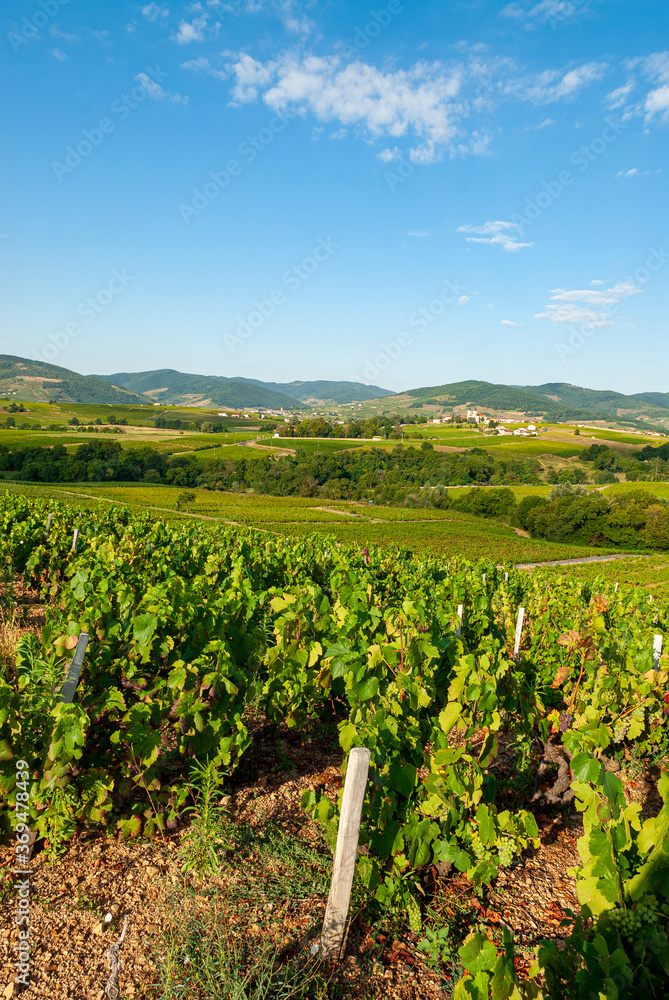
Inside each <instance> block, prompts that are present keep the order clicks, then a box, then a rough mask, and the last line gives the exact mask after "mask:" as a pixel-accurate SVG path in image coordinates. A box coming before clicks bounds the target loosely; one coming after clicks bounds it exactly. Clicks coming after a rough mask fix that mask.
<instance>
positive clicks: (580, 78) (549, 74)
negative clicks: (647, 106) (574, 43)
mask: <svg viewBox="0 0 669 1000" xmlns="http://www.w3.org/2000/svg"><path fill="white" fill-rule="evenodd" d="M606 69H607V63H602V62H589V63H583V65H582V66H575V67H574V69H570V70H568V71H567V72H566V73H563V74H562V75H561V74H560V71H559V70H553V69H548V70H544V71H543V72H542V73H537V74H535V76H533V77H523V78H519V79H515V80H513V79H512V80H509V82H508V83H507V84H506V85H505V93H507V94H508V95H510V96H512V97H516V98H518V99H519V100H525V101H531V102H532V104H553V103H554V102H555V101H561V100H572V99H573V98H575V97H576V95H577V94H578V92H579V90H581V89H582V88H583V87H587V86H588V85H589V84H591V83H595V82H596V81H597V80H601V79H602V77H603V76H604V73H605V72H606Z"/></svg>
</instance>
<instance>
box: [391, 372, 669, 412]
mask: <svg viewBox="0 0 669 1000" xmlns="http://www.w3.org/2000/svg"><path fill="white" fill-rule="evenodd" d="M403 395H409V396H413V397H414V398H415V400H416V402H420V401H422V400H425V401H427V400H435V401H438V402H441V403H443V404H444V405H446V406H449V405H450V406H465V405H467V404H470V405H473V406H479V407H481V408H482V409H485V408H488V409H489V410H492V411H494V412H519V413H524V414H526V415H528V416H536V417H544V418H545V419H548V420H556V421H560V420H596V419H600V420H620V419H628V420H638V419H642V420H653V419H655V420H657V419H666V418H667V416H669V413H668V412H667V411H668V410H669V393H659V392H658V393H638V394H636V395H634V396H626V395H625V394H624V393H621V392H613V391H612V390H599V389H583V388H581V387H580V386H576V385H569V384H568V383H566V382H547V383H545V384H544V385H527V386H511V385H498V384H495V383H492V382H479V381H474V380H472V381H467V382H452V383H450V384H446V385H437V386H426V387H423V388H420V389H409V390H407V392H406V393H404V394H403Z"/></svg>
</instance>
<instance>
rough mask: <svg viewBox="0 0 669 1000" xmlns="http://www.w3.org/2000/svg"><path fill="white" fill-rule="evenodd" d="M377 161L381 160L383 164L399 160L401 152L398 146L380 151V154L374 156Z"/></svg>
mask: <svg viewBox="0 0 669 1000" xmlns="http://www.w3.org/2000/svg"><path fill="white" fill-rule="evenodd" d="M376 155H377V156H378V158H379V160H383V162H384V163H391V162H392V160H399V159H401V157H402V150H401V149H400V147H399V146H394V147H393V148H392V149H382V150H381V152H380V153H377V154H376Z"/></svg>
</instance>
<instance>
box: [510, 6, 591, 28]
mask: <svg viewBox="0 0 669 1000" xmlns="http://www.w3.org/2000/svg"><path fill="white" fill-rule="evenodd" d="M586 9H587V8H586V5H585V4H584V3H572V2H571V0H541V2H540V3H538V4H535V5H534V6H531V7H523V6H522V5H521V4H519V3H510V4H507V6H506V7H504V8H503V9H502V10H501V12H500V13H501V16H502V17H508V18H512V19H515V20H519V21H524V22H525V24H526V26H527V27H528V28H530V27H535V26H536V24H537V23H546V22H550V23H552V24H559V23H560V22H561V21H572V20H573V19H574V18H575V17H576V16H577V15H578V14H582V13H584V12H585V11H586Z"/></svg>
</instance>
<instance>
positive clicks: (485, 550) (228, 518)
mask: <svg viewBox="0 0 669 1000" xmlns="http://www.w3.org/2000/svg"><path fill="white" fill-rule="evenodd" d="M246 450H247V449H244V451H246ZM248 450H251V449H248ZM4 488H5V489H6V490H7V491H8V492H10V493H13V494H20V495H25V496H30V497H52V498H58V497H62V499H63V500H65V501H66V502H69V503H84V504H85V505H86V506H89V507H90V506H93V505H96V504H97V505H100V504H102V505H106V504H109V503H114V504H123V505H126V506H128V507H130V508H132V509H142V508H144V509H150V510H153V511H155V512H156V513H161V514H164V515H167V516H168V517H171V518H177V519H184V520H186V519H189V518H193V517H196V518H202V519H203V520H206V521H208V520H219V521H222V522H226V523H229V524H238V525H247V526H249V527H256V528H262V529H264V530H267V531H272V532H279V531H280V532H284V533H286V534H289V535H299V536H303V535H308V534H309V533H310V532H312V531H316V530H318V531H321V532H324V533H326V534H327V535H329V536H331V537H333V538H335V539H336V540H338V541H342V542H354V543H357V544H359V545H363V546H364V545H367V546H369V545H399V546H402V547H406V548H408V549H411V550H412V551H416V552H431V553H438V554H439V555H442V556H450V555H456V554H457V555H462V556H465V557H466V558H469V559H486V560H489V561H491V562H497V563H516V562H543V561H548V560H552V559H570V558H586V557H588V556H596V555H599V556H601V555H603V554H605V553H606V550H605V549H601V548H592V547H588V546H585V545H573V544H557V543H553V542H546V541H542V540H539V539H532V538H525V537H523V536H521V535H519V534H517V533H516V532H515V531H514V530H513V529H512V528H507V527H504V526H502V525H499V524H497V523H491V522H488V521H486V520H484V519H481V518H476V517H473V516H471V515H469V514H461V513H458V512H455V511H446V512H441V511H438V510H434V509H429V508H428V509H411V508H397V507H379V506H376V505H369V504H358V503H348V502H347V503H344V502H338V501H324V500H323V501H322V500H306V499H302V498H300V497H274V496H256V495H249V494H239V493H223V492H214V491H211V490H200V489H198V490H194V491H193V492H194V493H195V494H196V499H195V501H194V502H193V504H192V506H191V507H190V511H189V513H188V514H186V513H185V512H177V509H176V508H177V499H178V497H179V495H180V494H181V493H182V492H183V491H182V490H181V489H180V488H178V487H171V486H153V485H152V486H143V485H139V484H137V485H134V484H133V485H127V486H100V485H90V486H89V485H87V484H84V485H82V484H80V483H77V484H73V485H72V486H60V485H59V486H42V485H27V484H26V485H19V484H11V485H10V484H5V486H4ZM528 489H530V488H529V487H528Z"/></svg>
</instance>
